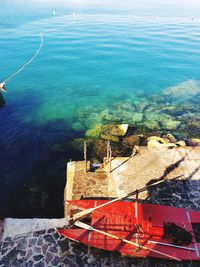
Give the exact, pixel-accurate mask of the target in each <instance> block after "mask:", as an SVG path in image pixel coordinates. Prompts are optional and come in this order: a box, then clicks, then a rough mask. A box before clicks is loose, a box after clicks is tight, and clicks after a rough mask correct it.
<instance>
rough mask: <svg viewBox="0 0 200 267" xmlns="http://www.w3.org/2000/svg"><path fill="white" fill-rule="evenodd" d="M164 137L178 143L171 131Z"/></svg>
mask: <svg viewBox="0 0 200 267" xmlns="http://www.w3.org/2000/svg"><path fill="white" fill-rule="evenodd" d="M163 138H164V139H165V140H167V141H168V142H170V143H176V142H177V139H176V138H175V137H174V136H173V135H172V134H170V133H168V134H166V135H164V136H163Z"/></svg>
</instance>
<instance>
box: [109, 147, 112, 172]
mask: <svg viewBox="0 0 200 267" xmlns="http://www.w3.org/2000/svg"><path fill="white" fill-rule="evenodd" d="M111 161H112V150H111V145H110V147H109V172H111Z"/></svg>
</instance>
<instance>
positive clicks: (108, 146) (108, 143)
mask: <svg viewBox="0 0 200 267" xmlns="http://www.w3.org/2000/svg"><path fill="white" fill-rule="evenodd" d="M106 144H107V155H106V163H107V164H108V163H109V151H110V141H109V140H108V141H107V142H106Z"/></svg>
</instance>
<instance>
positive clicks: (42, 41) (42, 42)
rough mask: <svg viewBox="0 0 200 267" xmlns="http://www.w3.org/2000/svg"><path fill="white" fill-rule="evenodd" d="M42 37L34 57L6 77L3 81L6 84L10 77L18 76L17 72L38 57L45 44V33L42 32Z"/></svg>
mask: <svg viewBox="0 0 200 267" xmlns="http://www.w3.org/2000/svg"><path fill="white" fill-rule="evenodd" d="M40 39H41V43H40V46H39V48H38V49H37V51H36V52H35V54H34V55H33V56H32V58H31V59H30V60H29V61H28V62H27V63H26V64H24V65H23V66H22V67H21V68H20V69H19V70H17V71H16V72H14V73H13V74H12V75H11V76H9V77H8V78H7V79H5V80H4V81H3V83H4V84H6V83H7V82H8V81H9V80H10V79H12V78H13V77H14V76H16V75H17V74H19V73H20V72H21V71H22V70H23V69H24V68H26V67H27V66H28V65H29V64H31V63H32V61H33V60H34V59H35V58H36V57H37V55H38V54H39V52H40V50H41V49H42V47H43V44H44V37H43V33H42V32H41V33H40Z"/></svg>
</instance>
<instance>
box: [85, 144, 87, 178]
mask: <svg viewBox="0 0 200 267" xmlns="http://www.w3.org/2000/svg"><path fill="white" fill-rule="evenodd" d="M84 160H85V173H87V142H86V141H84Z"/></svg>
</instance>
